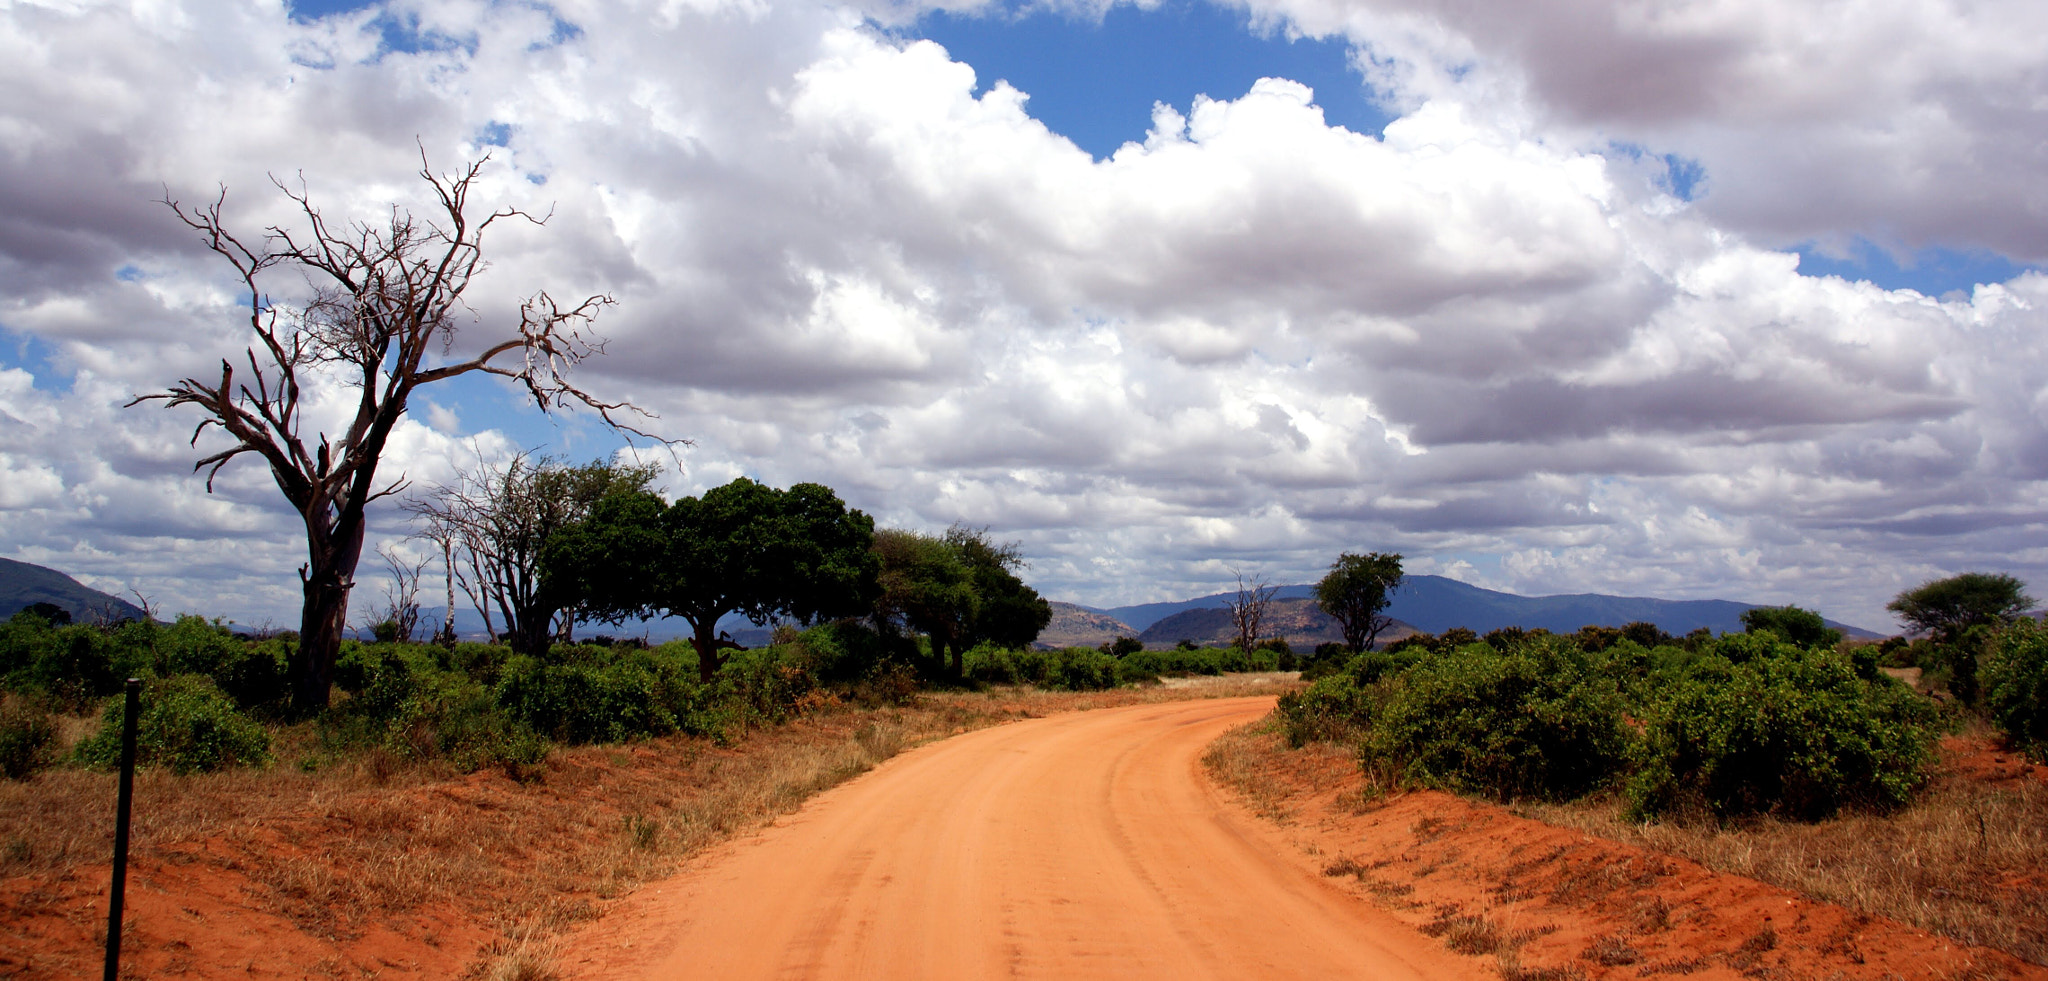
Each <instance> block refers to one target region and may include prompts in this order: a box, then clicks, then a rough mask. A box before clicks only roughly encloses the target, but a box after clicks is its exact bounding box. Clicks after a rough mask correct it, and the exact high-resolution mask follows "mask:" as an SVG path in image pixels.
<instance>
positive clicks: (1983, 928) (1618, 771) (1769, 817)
mask: <svg viewBox="0 0 2048 981" xmlns="http://www.w3.org/2000/svg"><path fill="white" fill-rule="evenodd" d="M2032 606H2033V601H2032V600H2031V598H2029V597H2027V596H2026V595H2025V593H2024V592H2023V591H2022V586H2021V584H2020V583H2019V582H2018V581H2017V580H2014V579H2012V578H2011V577H2007V576H1991V575H1980V574H1970V575H1965V576H1958V577H1954V578H1953V579H1949V580H1937V581H1935V582H1932V583H1928V584H1926V585H1923V586H1921V587H1917V588H1915V589H1912V590H1907V591H1906V592H1904V593H1901V594H1900V596H1899V598H1898V599H1897V600H1896V601H1894V603H1893V604H1892V606H1891V608H1892V609H1893V610H1894V611H1895V612H1897V613H1899V615H1900V617H1901V619H1902V620H1903V621H1904V622H1905V623H1906V624H1907V625H1908V626H1909V627H1913V628H1916V630H1917V631H1918V636H1917V637H1915V638H1913V639H1907V638H1896V637H1895V638H1892V639H1890V640H1887V641H1884V642H1882V643H1870V642H1854V641H1845V640H1844V638H1843V636H1842V634H1841V633H1840V632H1839V631H1837V630H1835V629H1833V628H1830V627H1828V626H1827V625H1826V623H1825V621H1824V620H1823V619H1822V618H1821V617H1820V616H1819V615H1818V614H1816V613H1814V612H1812V611H1809V610H1803V609H1800V608H1797V607H1776V608H1758V609H1754V610H1751V611H1749V612H1748V614H1747V615H1745V616H1744V618H1743V622H1744V626H1745V628H1746V629H1745V631H1744V632H1742V633H1734V634H1725V635H1721V636H1714V635H1711V634H1710V633H1708V632H1705V631H1696V632H1694V633H1693V634H1690V635H1687V636H1684V637H1672V636H1670V635H1669V634H1666V633H1665V632H1663V631H1661V630H1659V629H1657V628H1656V627H1655V626H1654V625H1652V624H1647V623H1634V624H1628V625H1626V626H1624V627H1620V628H1610V627H1587V628H1584V629H1582V630H1580V631H1578V632H1576V633H1573V634H1569V635H1559V634H1552V633H1549V632H1545V631H1522V630H1513V629H1509V630H1499V631H1494V632H1492V633H1489V634H1487V635H1485V636H1479V635H1477V634H1475V633H1474V632H1472V631H1469V630H1451V631H1446V632H1444V633H1442V634H1438V635H1427V634H1422V635H1414V636H1410V637H1405V638H1402V639H1400V640H1398V641H1395V642H1393V643H1390V644H1387V645H1385V646H1384V647H1382V648H1380V649H1378V650H1362V651H1359V652H1357V653H1355V654H1353V653H1350V652H1348V651H1347V652H1345V653H1344V654H1343V655H1340V656H1337V657H1331V658H1324V659H1318V660H1317V661H1314V662H1312V663H1311V664H1310V665H1309V667H1308V670H1307V671H1306V672H1305V673H1304V677H1305V678H1307V679H1309V680H1310V682H1311V683H1310V684H1309V685H1308V686H1307V687H1305V688H1303V689H1302V690H1300V691H1298V692H1294V693H1290V694H1287V695H1284V696H1282V698H1281V700H1280V706H1279V709H1278V711H1277V712H1276V714H1275V723H1276V725H1277V728H1278V730H1279V732H1278V738H1279V739H1281V740H1282V741H1284V743H1285V744H1287V745H1290V746H1293V747H1296V748H1300V747H1303V746H1306V745H1309V744H1312V743H1313V744H1319V745H1320V746H1322V747H1325V749H1324V750H1322V751H1323V752H1327V751H1328V749H1327V748H1328V747H1346V748H1347V749H1348V752H1349V753H1351V754H1353V755H1354V756H1355V758H1356V760H1357V761H1358V765H1359V767H1360V768H1361V776H1362V779H1363V786H1364V788H1365V792H1366V796H1367V801H1368V803H1370V801H1371V800H1372V799H1373V798H1375V797H1383V796H1385V795H1387V794H1389V793H1391V792H1396V791H1399V790H1402V789H1408V788H1415V789H1439V790H1446V791H1451V792H1454V793H1459V794H1463V795H1467V796H1472V797H1477V798H1480V799H1484V800H1489V801H1494V802H1499V803H1505V804H1508V805H1510V806H1512V807H1514V808H1515V809H1516V810H1517V811H1519V812H1520V813H1523V814H1527V815H1530V816H1535V817H1539V818H1541V819H1542V820H1545V821H1548V822H1551V823H1557V824H1563V825H1566V826H1568V827H1574V828H1579V829H1582V830H1586V831H1591V832H1593V833H1596V834H1600V835H1603V836H1606V837H1610V838H1615V839H1618V840H1622V841H1625V842H1629V843H1632V844H1639V845H1646V846H1649V847H1652V848H1655V849H1658V850H1661V851H1665V852H1670V853H1673V854H1679V855H1684V856H1686V857H1689V858H1693V859H1695V860H1697V861H1700V862H1702V863H1703V864H1705V865H1707V866H1709V867H1711V868H1716V869H1721V870H1725V871H1730V872H1735V873H1739V874H1742V875H1748V876H1753V877H1756V878H1760V879H1763V880H1765V881H1768V882H1772V883H1775V884H1778V885H1781V886H1785V887H1787V888H1792V889H1796V890H1799V891H1801V892H1805V893H1808V894H1810V895H1813V896H1815V897H1817V898H1820V899H1824V900H1828V901H1832V902H1838V903H1843V904H1845V905H1848V906H1851V907H1852V908H1856V909H1861V910H1864V911H1867V912H1871V913H1878V914H1882V915H1886V916H1891V917H1894V918H1896V919H1899V920H1902V921H1906V922H1911V923H1914V924H1917V925H1919V926H1922V927H1925V928H1928V929H1932V930H1936V931H1939V932H1942V933H1944V934H1946V935H1948V936H1951V937H1954V938H1956V939H1959V940H1963V941H1966V942H1970V943H1978V944H1987V945H1991V946H1995V947H1998V948H2000V949H2003V950H2006V951H2008V952H2010V953H2013V954H2015V955H2017V956H2020V957H2022V958H2024V959H2027V960H2031V961H2034V962H2036V963H2048V930H2043V929H2042V928H2041V924H2042V923H2044V922H2048V919H2044V917H2048V894H2044V893H2043V892H2042V891H2041V890H2039V889H2038V888H2037V887H2033V886H2028V885H2027V882H2029V881H2031V880H2029V879H2027V878H2026V876H2027V875H2028V874H2030V873H2028V872H2026V870H2029V869H2033V868H2038V867H2039V866H2040V864H2041V862H2043V861H2048V833H2044V832H2043V830H2042V828H2043V821H2044V820H2048V790H2043V789H2042V788H2041V787H2040V786H2038V785H2037V783H2036V782H2035V781H2034V780H2032V779H2022V780H2020V781H2019V782H2017V783H2015V784H2012V785H2011V786H2010V787H2008V786H2005V785H2003V784H1999V783H1996V782H1991V783H1987V782H1986V781H1985V780H1983V779H1980V778H1978V777H1972V776H1968V775H1966V773H1965V769H1966V768H1968V767H1980V768H1981V767H1984V766H1986V765H1988V766H1989V768H1990V770H1989V772H1992V773H2004V772H2006V770H2007V769H2009V767H2008V766H2007V765H2006V762H2007V758H2008V757H2006V756H1997V757H1996V761H1995V762H1993V758H1994V755H1995V752H1996V750H1995V749H1994V751H1992V752H1984V753H1983V757H1984V760H1983V762H1982V763H1968V764H1965V763H1960V762H1957V761H1956V759H1955V758H1954V754H1955V753H1957V752H1977V751H1976V750H1969V749H1967V747H1973V746H1982V745H1983V744H1984V738H1985V737H1986V736H1988V737H1989V739H1990V741H1991V742H1992V745H1993V747H1995V748H1996V747H2002V749H2003V751H2004V752H2005V753H2006V754H2010V756H2018V755H2019V754H2028V755H2031V756H2032V758H2033V759H2035V760H2037V761H2043V762H2048V721H2044V720H2048V629H2044V628H2043V627H2042V625H2041V622H2040V621H2038V620H2036V619H2034V618H2031V617H2028V616H2025V615H2024V613H2025V611H2027V610H2028V609H2030V608H2031V607H2032ZM1951 733H1963V734H1966V735H1971V738H1970V739H1965V740H1963V741H1961V742H1957V743H1954V744H1953V745H1952V746H1951V747H1949V748H1948V749H1946V750H1945V749H1944V744H1943V739H1944V737H1945V736H1947V735H1948V734H1951ZM1945 753H1946V754H1948V755H1947V757H1946V758H1947V759H1948V762H1946V763H1944V759H1945V755H1944V754H1945ZM1973 759H1974V757H1973ZM1274 765H1279V764H1278V763H1275V764H1274ZM1959 767H1961V768H1965V769H1959ZM2015 772H2019V773H2022V774H2024V773H2025V772H2026V770H2025V767H2024V766H2021V767H2019V768H2018V770H2017V771H2015ZM2015 875H2019V876H2020V878H2019V879H2015V878H2013V877H2014V876H2015ZM2015 883H2017V884H2015Z"/></svg>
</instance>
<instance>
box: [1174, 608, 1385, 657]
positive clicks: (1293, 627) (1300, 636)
mask: <svg viewBox="0 0 2048 981" xmlns="http://www.w3.org/2000/svg"><path fill="white" fill-rule="evenodd" d="M1414 632H1415V628H1414V627H1411V626H1409V625H1408V624H1405V623H1401V622H1399V621H1396V622H1395V623H1394V625H1393V626H1392V627H1389V628H1388V629H1387V630H1385V631H1382V632H1381V633H1380V636H1379V640H1380V641H1381V642H1382V643H1384V642H1386V641H1390V640H1398V639H1400V638H1402V637H1406V636H1408V635H1409V634H1412V633H1414ZM1259 633H1260V634H1261V635H1263V636H1266V637H1280V638H1283V639H1285V640H1286V641H1287V644H1288V646H1289V647H1292V648H1294V649H1295V650H1297V651H1307V650H1313V649H1314V648H1315V646H1316V645H1317V644H1325V643H1333V642H1341V641H1343V639H1344V630H1343V628H1342V627H1340V626H1338V625H1337V621H1335V620H1332V619H1330V615H1329V614H1327V613H1324V612H1323V611H1322V610H1320V609H1318V608H1317V607H1316V604H1315V601H1314V600H1311V599H1308V598H1306V597H1299V596H1297V597H1292V598H1288V599H1276V600H1274V601H1273V604H1272V605H1271V606H1269V607H1267V608H1266V619H1265V621H1264V622H1263V623H1261V624H1260V626H1259ZM1138 639H1139V640H1142V641H1144V642H1145V644H1146V646H1148V647H1169V646H1172V645H1173V644H1176V643H1179V642H1180V641H1183V640H1192V641H1194V642H1195V643H1197V644H1227V643H1229V642H1231V641H1233V640H1236V639H1237V624H1236V623H1234V622H1233V621H1232V620H1231V619H1230V611H1229V610H1227V609H1224V608H1223V607H1220V606H1202V607H1195V608H1194V609H1189V610H1182V611H1180V612H1179V613H1175V614H1173V615H1172V616H1169V617H1165V618H1163V619H1161V620H1159V621H1158V622H1156V623H1153V624H1152V625H1151V626H1150V627H1147V628H1146V629H1145V632H1144V633H1142V634H1139V635H1138Z"/></svg>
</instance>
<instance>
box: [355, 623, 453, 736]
mask: <svg viewBox="0 0 2048 981" xmlns="http://www.w3.org/2000/svg"><path fill="white" fill-rule="evenodd" d="M432 650H433V649H432V648H422V647H419V646H416V645H410V644H361V643H357V642H355V641H352V640H346V641H342V644H341V654H340V656H339V657H336V658H335V659H334V685H335V687H337V688H340V689H342V690H343V691H346V692H348V693H349V694H350V696H351V697H350V698H349V700H348V701H347V702H344V703H342V705H341V706H340V707H339V708H340V711H341V713H342V714H343V715H346V716H353V717H356V718H360V719H368V720H373V721H375V722H377V723H388V722H390V721H391V720H393V719H395V718H397V717H398V716H399V714H400V713H401V712H402V711H404V708H405V703H406V700H407V699H410V698H411V697H412V696H413V694H414V693H415V692H416V691H417V690H418V689H419V686H420V684H421V681H422V679H423V678H424V677H426V676H428V675H431V674H434V673H436V672H437V671H439V670H440V665H439V664H438V663H436V659H435V657H434V655H433V654H432V653H431V651H432Z"/></svg>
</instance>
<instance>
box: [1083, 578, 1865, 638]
mask: <svg viewBox="0 0 2048 981" xmlns="http://www.w3.org/2000/svg"><path fill="white" fill-rule="evenodd" d="M1314 594H1315V587H1314V586H1312V585H1309V584H1306V583H1297V584H1292V585H1286V586H1281V587H1278V588H1277V589H1276V590H1275V591H1274V594H1273V598H1274V599H1276V600H1278V599H1306V598H1310V597H1313V596H1314ZM1236 598H1237V592H1236V591H1235V590H1232V591H1229V592H1222V593H1212V594H1210V595H1207V596H1198V597H1195V598H1193V599H1188V600H1180V601H1178V602H1164V603H1136V604H1132V605H1130V606H1116V607H1109V608H1106V609H1105V608H1098V607H1085V606H1079V605H1078V604H1075V606H1076V608H1077V609H1080V610H1084V611H1086V612H1089V613H1098V614H1102V615H1105V616H1109V617H1112V618H1114V619H1116V620H1119V621H1122V622H1123V623H1125V624H1128V625H1129V626H1130V627H1132V628H1133V629H1135V630H1137V631H1139V632H1140V633H1142V632H1143V631H1145V630H1147V629H1149V628H1150V627H1151V626H1152V625H1154V624H1156V623H1158V622H1159V621H1161V620H1164V619H1166V618H1167V617H1169V616H1172V615H1174V614H1176V613H1181V612H1184V611H1187V610H1197V609H1209V608H1215V607H1221V606H1224V605H1226V604H1227V603H1228V602H1229V601H1231V600H1235V599H1236ZM1765 605H1768V604H1763V603H1740V602H1736V601H1734V600H1719V599H1713V600H1668V599H1660V598H1658V597H1654V596H1613V595H1609V594H1606V593H1560V594H1554V595H1549V596H1521V595H1518V594H1515V593H1507V592H1501V591H1499V590H1494V589H1487V588H1485V587H1483V586H1474V585H1472V584H1470V583H1466V582H1460V581H1458V580H1456V579H1450V578H1447V577H1444V576H1432V575H1414V576H1408V577H1405V578H1404V579H1403V581H1402V583H1401V588H1400V589H1397V590H1395V592H1394V597H1393V602H1392V603H1390V604H1388V606H1387V611H1386V612H1387V615H1388V616H1391V617H1393V618H1395V619H1397V620H1400V621H1402V622H1404V623H1406V624H1408V625H1410V626H1412V627H1413V628H1415V629H1416V630H1421V631H1426V632H1428V633H1442V632H1443V631H1445V630H1449V629H1451V628H1453V627H1467V628H1470V629H1472V630H1474V631H1477V632H1479V633H1482V634H1483V633H1485V632H1487V631H1489V630H1496V629H1499V628H1501V627H1521V628H1523V629H1525V630H1526V629H1535V628H1537V627H1542V628H1544V629H1546V630H1550V631H1552V632H1554V633H1571V632H1572V631H1575V630H1577V629H1579V628H1580V627H1584V626H1587V625H1599V626H1604V627H1619V626H1622V625H1624V624H1627V623H1631V622H1634V621H1638V620H1642V621H1647V622H1650V623H1654V624H1656V625H1657V626H1658V627H1660V628H1662V629H1663V630H1664V631H1665V632H1666V633H1671V634H1685V633H1688V632H1690V631H1693V630H1696V629H1698V628H1700V627H1706V628H1707V629H1709V630H1712V631H1714V632H1715V633H1740V632H1741V631H1742V614H1743V613H1744V612H1745V611H1748V610H1752V609H1755V608H1757V607H1759V606H1765ZM1827 623H1828V626H1830V627H1834V628H1836V629H1838V630H1841V631H1842V632H1843V633H1844V634H1846V635H1848V636H1850V637H1854V638H1865V639H1876V638H1879V637H1883V636H1886V635H1885V634H1881V633H1878V632H1876V631H1873V630H1866V629H1864V628H1862V627H1858V626H1855V625H1853V624H1847V623H1842V622H1840V621H1836V620H1828V621H1827Z"/></svg>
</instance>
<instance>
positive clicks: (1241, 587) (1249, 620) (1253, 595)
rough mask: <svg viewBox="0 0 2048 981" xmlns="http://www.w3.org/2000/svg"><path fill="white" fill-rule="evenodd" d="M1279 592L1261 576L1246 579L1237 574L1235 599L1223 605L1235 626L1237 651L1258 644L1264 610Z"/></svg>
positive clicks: (1264, 617)
mask: <svg viewBox="0 0 2048 981" xmlns="http://www.w3.org/2000/svg"><path fill="white" fill-rule="evenodd" d="M1279 591H1280V587H1278V586H1271V585H1268V584H1267V583H1266V580H1265V577H1263V576H1253V577H1252V578H1250V579H1246V578H1245V575H1244V573H1242V572H1240V573H1238V574H1237V598H1236V599H1234V600H1226V601H1225V605H1227V606H1229V608H1230V622H1231V623H1233V624H1235V625H1236V626H1237V646H1238V649H1239V650H1246V651H1248V650H1251V649H1252V647H1253V646H1254V645H1256V644H1257V643H1258V642H1259V630H1260V628H1261V627H1263V626H1264V625H1265V621H1266V608H1267V607H1270V606H1272V605H1273V594H1274V593H1276V592H1279Z"/></svg>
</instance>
